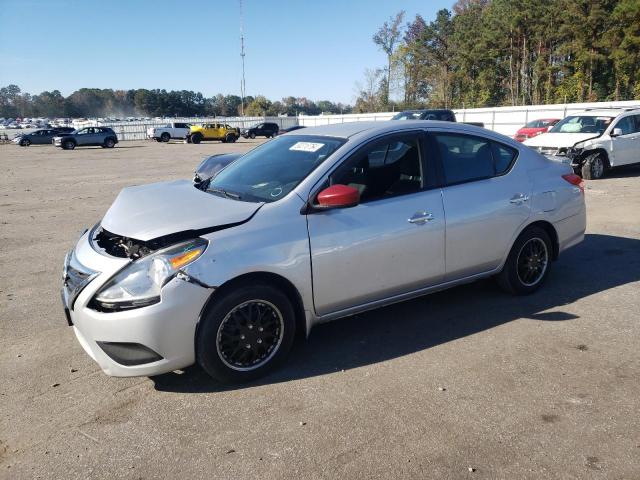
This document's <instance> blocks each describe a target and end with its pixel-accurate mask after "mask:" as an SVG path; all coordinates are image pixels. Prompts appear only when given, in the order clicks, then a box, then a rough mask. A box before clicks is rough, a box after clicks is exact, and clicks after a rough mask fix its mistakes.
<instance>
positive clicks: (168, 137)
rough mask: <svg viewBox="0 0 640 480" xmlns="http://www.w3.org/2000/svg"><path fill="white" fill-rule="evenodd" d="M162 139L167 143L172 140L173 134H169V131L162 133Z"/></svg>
mask: <svg viewBox="0 0 640 480" xmlns="http://www.w3.org/2000/svg"><path fill="white" fill-rule="evenodd" d="M160 140H162V141H163V142H165V143H167V142H168V141H169V140H171V135H169V133H167V132H164V133H163V134H162V135H160Z"/></svg>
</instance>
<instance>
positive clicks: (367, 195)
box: [62, 120, 586, 383]
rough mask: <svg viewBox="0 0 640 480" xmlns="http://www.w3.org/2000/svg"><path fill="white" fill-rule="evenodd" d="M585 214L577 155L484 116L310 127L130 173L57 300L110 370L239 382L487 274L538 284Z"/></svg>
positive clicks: (504, 282)
mask: <svg viewBox="0 0 640 480" xmlns="http://www.w3.org/2000/svg"><path fill="white" fill-rule="evenodd" d="M585 224H586V214H585V203H584V190H583V180H582V179H581V178H580V177H579V176H578V175H576V174H575V173H573V171H572V170H571V168H570V167H569V166H568V165H564V164H561V163H557V162H552V161H550V160H548V159H546V158H544V157H543V156H542V155H540V154H538V153H536V152H534V151H533V150H531V149H529V148H527V147H525V146H523V145H521V144H519V143H518V142H516V141H514V140H512V139H510V138H507V137H504V136H502V135H499V134H497V133H494V132H490V131H489V130H485V129H483V128H477V127H472V126H469V125H462V124H459V123H452V122H437V121H429V122H425V121H423V120H418V121H411V120H409V121H404V122H349V123H343V124H334V125H326V126H321V127H312V128H305V129H301V130H296V131H295V132H291V133H287V134H286V135H281V136H278V137H276V138H275V139H273V140H271V141H269V142H266V143H263V144H262V145H260V146H259V147H257V148H255V149H253V150H251V151H250V152H248V153H246V154H244V155H243V156H241V157H240V158H238V159H237V160H235V161H233V162H231V163H230V164H229V165H228V166H226V167H225V168H224V169H223V170H222V171H220V172H219V173H218V174H217V175H216V176H215V177H213V178H212V179H211V180H210V181H207V182H200V183H199V184H198V185H193V184H192V183H191V182H189V181H187V180H178V181H172V182H163V183H156V184H152V185H140V186H135V187H129V188H125V189H124V190H123V191H122V192H121V193H120V195H118V197H117V198H116V200H115V202H114V203H113V205H112V206H111V208H109V210H108V211H107V213H106V215H105V216H104V217H103V218H102V220H101V221H100V222H99V223H98V224H97V225H96V226H95V227H94V228H92V229H90V230H89V231H87V232H85V233H84V234H83V235H82V237H81V238H80V239H79V240H78V242H77V244H76V246H75V247H74V248H73V249H72V250H71V251H70V252H69V254H68V255H67V257H66V261H65V266H64V273H63V282H64V286H63V289H62V299H63V304H64V309H65V312H66V315H67V321H68V323H69V325H70V326H73V331H74V333H75V334H76V336H77V338H78V341H79V342H80V344H81V345H82V347H83V348H84V349H85V350H86V351H87V353H88V354H89V355H90V356H91V357H92V358H93V359H94V360H95V361H96V362H97V363H98V364H99V365H100V366H101V367H102V369H103V370H104V371H105V372H106V373H107V374H110V375H118V376H135V375H157V374H160V373H165V372H169V371H172V370H176V369H180V368H184V367H186V366H188V365H191V364H193V363H195V362H197V363H198V364H200V365H201V366H202V367H203V368H204V370H205V371H206V372H207V373H209V374H210V375H211V376H212V377H214V378H216V379H217V380H219V381H221V382H226V383H235V382H242V381H247V380H251V379H253V378H257V377H259V376H261V375H264V374H265V373H266V372H267V371H269V370H270V369H271V368H273V367H274V366H275V365H277V364H278V363H279V362H281V361H282V360H283V359H284V357H285V356H286V354H287V352H288V350H289V349H290V348H291V346H292V344H293V341H294V338H296V332H298V333H301V334H302V336H306V335H308V334H309V331H310V330H311V328H312V327H313V326H314V325H317V324H319V323H323V322H327V321H330V320H335V319H338V318H341V317H346V316H349V315H354V314H356V313H359V312H363V311H365V310H370V309H372V308H375V307H379V306H383V305H388V304H390V303H395V302H399V301H402V300H406V299H409V298H413V297H416V296H418V295H424V294H426V293H430V292H433V291H438V290H442V289H444V288H449V287H452V286H455V285H459V284H462V283H467V282H472V281H475V280H478V279H481V278H486V277H492V276H496V277H497V280H498V282H499V284H500V285H501V286H502V287H503V288H504V289H505V290H507V291H508V292H511V293H514V294H529V293H533V292H535V291H536V290H537V289H538V288H539V287H540V286H541V285H542V284H543V283H544V280H545V278H546V277H547V274H548V273H549V271H550V269H551V263H552V260H555V259H556V258H557V257H558V255H562V252H564V250H566V249H567V248H569V247H571V246H573V245H576V244H578V243H579V242H580V241H581V240H582V239H583V236H584V230H585ZM460 301H464V299H460ZM427 315H428V312H425V316H427ZM425 318H426V317H425ZM391 328H395V327H393V326H392V327H391ZM425 328H428V325H427V324H425Z"/></svg>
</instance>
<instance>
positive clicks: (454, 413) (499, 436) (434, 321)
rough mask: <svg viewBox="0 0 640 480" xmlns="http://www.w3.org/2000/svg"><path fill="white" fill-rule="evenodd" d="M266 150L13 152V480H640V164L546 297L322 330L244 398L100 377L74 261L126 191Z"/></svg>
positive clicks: (189, 376) (7, 291)
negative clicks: (72, 304)
mask: <svg viewBox="0 0 640 480" xmlns="http://www.w3.org/2000/svg"><path fill="white" fill-rule="evenodd" d="M257 143H259V141H253V142H251V141H246V140H241V141H240V142H238V143H236V144H233V145H225V144H217V143H206V144H201V145H184V144H179V143H175V144H174V143H171V144H157V143H144V142H139V143H135V142H123V143H121V144H119V145H118V146H117V147H116V148H115V149H113V150H103V149H101V148H85V149H78V150H75V151H63V150H61V149H55V148H53V147H50V146H32V147H29V148H19V147H16V146H14V145H3V146H0V166H1V168H2V179H1V180H0V224H1V227H0V265H1V266H2V276H1V277H0V378H1V380H2V382H1V383H0V405H2V408H1V411H0V478H12V479H13V478H67V479H70V478H79V479H84V478H160V477H165V478H176V477H181V478H204V477H207V478H294V479H300V478H347V479H352V478H367V479H371V478H421V479H423V478H440V479H446V478H452V479H460V478H462V479H464V478H475V479H480V478H482V479H498V478H504V479H516V478H517V479H523V478H531V479H540V478H563V479H566V478H569V479H590V478H594V479H601V478H611V479H614V478H615V479H638V478H640V353H639V351H640V168H629V169H626V170H624V171H620V172H616V173H615V174H614V175H612V176H610V177H609V178H608V179H605V180H601V181H595V182H590V183H588V185H587V193H586V196H587V202H588V223H589V225H588V232H587V236H586V238H585V241H584V243H583V244H581V245H579V246H578V247H576V248H574V249H572V250H570V251H568V252H566V253H565V254H564V255H563V256H562V257H561V258H560V260H559V261H558V262H556V263H555V264H554V265H553V270H552V273H551V275H550V277H549V279H548V282H547V284H546V286H545V287H544V288H543V289H542V290H541V291H540V292H538V293H537V294H535V295H532V296H529V297H525V298H514V297H510V296H507V295H505V294H503V293H501V292H500V291H499V290H498V289H497V288H496V287H495V285H494V284H493V282H491V281H484V282H480V283H476V284H473V285H468V286H464V287H459V288H456V289H453V290H449V291H447V292H442V293H438V294H434V295H431V296H427V297H423V298H421V299H417V300H413V301H409V302H405V303H402V304H398V305H395V306H392V307H387V308H384V309H381V310H378V311H375V312H371V313H368V314H365V315H361V316H358V317H354V318H350V319H345V320H341V321H338V322H334V323H331V324H327V325H323V326H321V327H318V328H317V329H315V330H314V331H313V333H312V335H311V337H310V338H309V340H308V342H306V343H305V344H300V345H298V346H297V347H296V349H295V350H294V352H293V354H292V356H291V357H290V360H289V362H288V364H287V366H286V367H285V368H284V369H282V370H280V371H278V372H276V373H275V374H273V375H271V376H269V377H268V378H266V379H264V380H262V381H261V382H259V383H255V384H251V385H246V386H243V387H240V388H231V389H223V388H220V387H218V386H217V385H216V384H214V383H212V382H211V381H209V380H208V379H207V377H206V376H205V375H204V374H203V373H202V372H201V371H200V370H199V369H198V368H196V367H193V368H191V369H188V370H187V371H185V372H184V373H182V374H176V373H174V374H168V375H164V376H161V377H156V378H128V379H121V378H110V377H107V376H105V375H104V374H103V373H102V372H101V371H100V370H99V369H98V367H97V365H96V364H94V362H93V361H92V360H91V359H90V358H89V357H88V356H87V355H86V354H85V353H84V352H83V351H82V349H81V347H80V345H79V344H78V342H77V341H76V339H75V337H74V335H73V332H72V331H71V329H70V328H68V327H67V326H66V322H65V319H64V315H63V313H62V308H61V305H60V299H59V287H60V274H61V268H62V260H63V256H64V254H65V252H66V251H67V250H68V249H69V248H70V247H71V246H72V245H73V243H74V242H75V240H76V238H77V236H78V234H79V232H80V231H81V230H82V229H84V228H85V227H87V226H90V225H92V224H93V223H95V221H96V220H97V219H99V218H100V217H101V215H102V214H103V213H104V212H105V211H106V209H107V208H108V206H109V205H110V203H111V202H112V201H113V199H114V198H115V196H116V194H117V193H118V191H119V190H120V189H121V188H122V187H124V186H127V185H132V184H141V183H149V182H154V181H160V180H169V179H175V178H188V177H190V176H191V174H192V172H193V169H194V167H195V166H196V165H197V163H198V162H199V161H200V160H201V159H202V158H203V157H204V156H206V155H208V154H212V153H216V152H227V151H245V150H247V149H249V148H251V147H252V146H253V145H255V144H257Z"/></svg>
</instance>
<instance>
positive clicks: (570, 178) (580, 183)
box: [562, 173, 584, 193]
mask: <svg viewBox="0 0 640 480" xmlns="http://www.w3.org/2000/svg"><path fill="white" fill-rule="evenodd" d="M562 178H564V179H565V180H566V181H567V182H569V183H570V184H571V185H575V186H576V187H578V188H579V189H580V191H581V192H582V193H584V180H582V177H581V176H580V175H576V174H575V173H567V174H566V175H562Z"/></svg>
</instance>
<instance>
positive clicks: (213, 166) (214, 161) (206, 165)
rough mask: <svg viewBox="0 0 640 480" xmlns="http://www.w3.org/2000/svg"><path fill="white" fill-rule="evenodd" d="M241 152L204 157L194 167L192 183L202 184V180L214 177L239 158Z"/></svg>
mask: <svg viewBox="0 0 640 480" xmlns="http://www.w3.org/2000/svg"><path fill="white" fill-rule="evenodd" d="M241 155H242V154H241V153H219V154H217V155H211V156H210V157H207V158H205V159H204V160H203V161H202V162H200V165H198V167H197V168H196V171H195V173H194V175H193V183H194V184H196V185H202V184H203V182H206V181H207V180H210V179H212V178H213V177H215V176H216V175H217V174H218V173H219V172H220V171H221V170H222V169H223V168H224V167H226V166H227V165H229V164H230V163H231V162H235V161H236V160H237V159H238V158H240V156H241Z"/></svg>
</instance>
